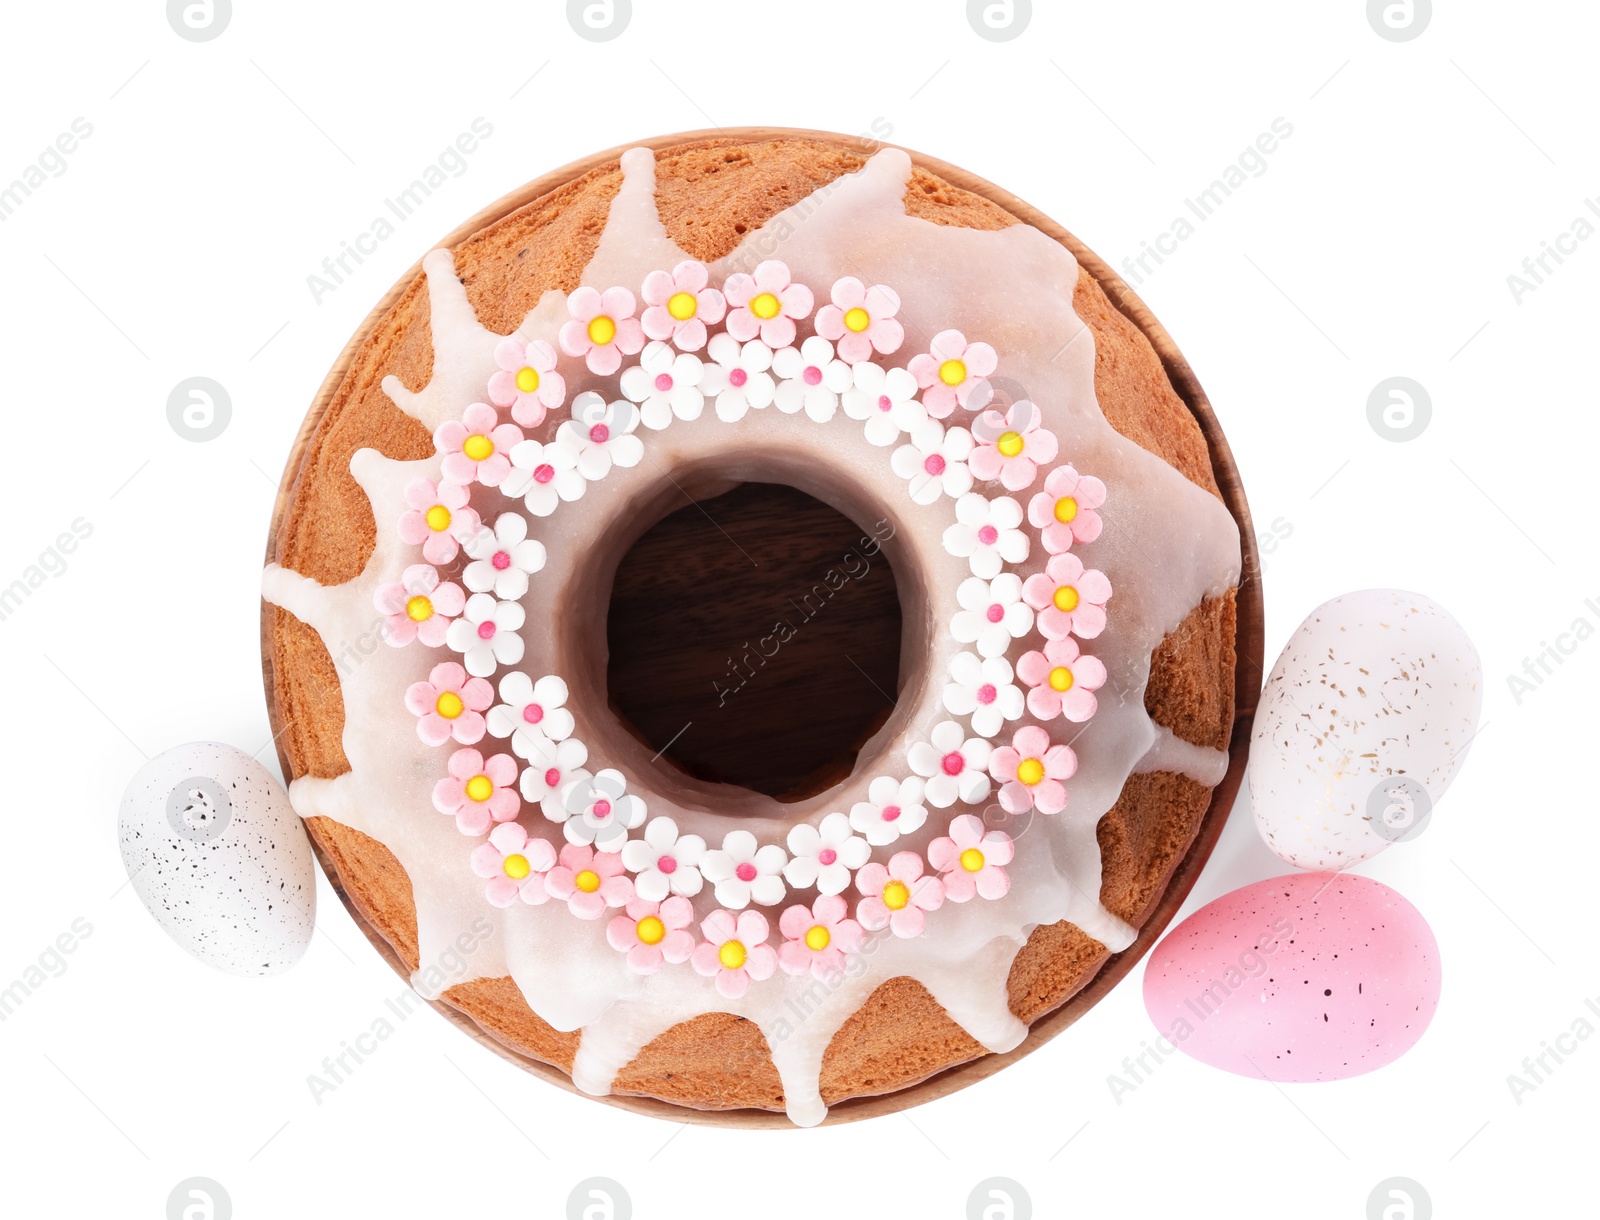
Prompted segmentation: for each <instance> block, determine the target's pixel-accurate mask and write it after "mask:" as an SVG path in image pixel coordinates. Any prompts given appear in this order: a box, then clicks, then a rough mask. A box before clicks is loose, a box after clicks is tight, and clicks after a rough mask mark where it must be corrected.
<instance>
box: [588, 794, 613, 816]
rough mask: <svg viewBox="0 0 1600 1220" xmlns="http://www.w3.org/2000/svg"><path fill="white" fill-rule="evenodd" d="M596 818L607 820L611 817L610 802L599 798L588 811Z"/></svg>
mask: <svg viewBox="0 0 1600 1220" xmlns="http://www.w3.org/2000/svg"><path fill="white" fill-rule="evenodd" d="M589 812H590V813H592V814H593V815H594V816H595V817H596V818H609V817H610V816H611V802H610V801H608V800H606V799H605V797H601V798H600V799H599V800H598V801H596V802H595V803H594V808H592V809H590V810H589Z"/></svg>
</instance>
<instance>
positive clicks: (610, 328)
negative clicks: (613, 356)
mask: <svg viewBox="0 0 1600 1220" xmlns="http://www.w3.org/2000/svg"><path fill="white" fill-rule="evenodd" d="M616 337H617V324H616V323H615V322H613V321H612V320H611V319H610V318H608V317H606V316H605V314H601V315H600V316H599V317H597V318H591V319H590V321H589V342H590V343H593V344H594V345H595V346H596V347H604V346H605V345H606V344H607V343H610V342H611V340H613V339H615V338H616Z"/></svg>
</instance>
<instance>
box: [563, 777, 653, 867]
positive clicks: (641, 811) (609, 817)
mask: <svg viewBox="0 0 1600 1220" xmlns="http://www.w3.org/2000/svg"><path fill="white" fill-rule="evenodd" d="M561 801H562V804H563V805H565V806H566V809H567V813H568V815H569V816H568V817H567V820H566V821H565V822H563V823H562V824H561V828H562V831H563V832H564V833H565V834H566V836H567V841H568V842H569V843H593V844H594V845H595V846H596V847H598V848H600V849H601V850H603V851H616V850H618V849H620V848H621V846H622V844H623V841H624V840H625V839H627V837H628V832H629V831H630V830H632V829H633V828H634V827H636V826H639V825H641V824H642V823H643V822H644V815H645V808H644V802H643V801H642V800H640V799H639V798H638V797H636V796H634V795H632V794H631V793H629V792H628V781H627V780H626V779H624V778H623V776H622V772H621V771H617V770H613V769H612V768H610V767H607V768H606V769H605V770H603V771H596V772H595V773H594V774H593V775H588V774H585V773H583V772H579V773H578V774H577V775H575V776H574V777H573V779H572V780H571V782H569V783H568V784H567V786H566V788H565V789H563V791H562V793H561Z"/></svg>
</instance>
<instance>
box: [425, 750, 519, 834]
mask: <svg viewBox="0 0 1600 1220" xmlns="http://www.w3.org/2000/svg"><path fill="white" fill-rule="evenodd" d="M446 769H447V770H448V771H449V775H447V776H446V777H445V778H444V779H442V780H440V781H439V782H438V783H437V784H435V785H434V786H433V807H434V808H435V809H437V810H438V811H439V812H440V813H447V814H450V815H452V816H454V818H455V820H456V829H457V830H459V831H460V832H461V833H462V834H464V835H481V834H483V833H485V832H486V831H487V830H488V829H489V827H490V825H491V824H492V823H494V822H509V821H511V819H512V818H514V817H516V816H517V810H518V809H520V808H521V807H522V798H521V797H519V796H518V795H517V788H516V783H517V763H516V760H515V759H514V758H512V757H511V755H509V754H496V755H494V756H493V757H491V758H484V756H483V755H482V754H480V753H479V752H478V751H477V750H473V749H470V748H469V749H465V750H457V751H456V752H455V753H453V754H451V755H450V761H449V763H448V764H447V765H446Z"/></svg>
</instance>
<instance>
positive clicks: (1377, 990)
mask: <svg viewBox="0 0 1600 1220" xmlns="http://www.w3.org/2000/svg"><path fill="white" fill-rule="evenodd" d="M1144 1004H1145V1009H1146V1011H1148V1012H1149V1014H1150V1019H1151V1020H1152V1021H1154V1022H1155V1023H1156V1028H1157V1029H1158V1030H1160V1031H1161V1035H1162V1037H1163V1038H1164V1039H1165V1040H1166V1041H1167V1042H1169V1043H1170V1044H1171V1045H1172V1046H1174V1047H1176V1048H1177V1049H1178V1050H1181V1051H1183V1052H1184V1054H1186V1055H1190V1056H1192V1057H1193V1058H1195V1059H1198V1060H1200V1061H1201V1062H1202V1063H1209V1064H1210V1065H1211V1066H1212V1067H1219V1068H1222V1069H1223V1070H1225V1071H1229V1072H1235V1073H1237V1074H1238V1075H1240V1076H1253V1077H1256V1078H1258V1079H1266V1080H1273V1081H1278V1082H1280V1083H1290V1082H1306V1081H1313V1080H1343V1079H1345V1078H1346V1077H1349V1076H1359V1075H1361V1074H1362V1073H1363V1072H1370V1071H1372V1070H1374V1069H1375V1068H1380V1067H1382V1066H1383V1065H1384V1064H1386V1063H1392V1062H1393V1061H1394V1060H1396V1059H1398V1058H1399V1057H1400V1056H1401V1055H1403V1054H1405V1053H1406V1051H1408V1050H1410V1049H1411V1048H1412V1047H1413V1046H1414V1045H1416V1042H1417V1039H1419V1038H1421V1037H1422V1032H1423V1030H1425V1029H1427V1028H1428V1022H1429V1021H1431V1020H1433V1014H1434V1010H1435V1009H1436V1008H1437V1007H1438V1005H1439V945H1438V942H1437V941H1435V940H1434V938H1433V931H1432V929H1430V928H1429V927H1428V922H1427V920H1425V919H1423V917H1422V915H1421V913H1420V912H1419V911H1418V910H1417V908H1416V907H1414V906H1412V905H1411V904H1410V903H1409V902H1407V901H1406V900H1405V899H1404V898H1402V897H1401V896H1400V895H1399V894H1397V893H1396V892H1395V891H1394V890H1392V889H1390V888H1389V887H1388V886H1386V885H1383V884H1381V883H1380V882H1377V881H1373V880H1372V879H1371V878H1369V877H1357V876H1353V875H1351V874H1348V873H1295V874H1292V875H1290V876H1287V877H1274V878H1272V879H1271V880H1269V881H1258V882H1256V883H1255V884H1254V885H1247V886H1244V887H1243V888H1242V889H1237V890H1234V891H1233V892H1232V893H1231V894H1224V895H1223V896H1222V897H1221V898H1218V899H1217V900H1216V901H1215V902H1212V903H1209V904H1208V905H1206V906H1204V907H1201V908H1200V909H1199V910H1198V911H1196V912H1195V913H1194V914H1193V915H1191V916H1189V918H1188V919H1186V920H1184V921H1183V922H1182V923H1181V924H1179V925H1178V926H1177V927H1176V928H1174V929H1173V930H1172V931H1171V932H1169V933H1168V934H1167V937H1166V939H1165V940H1163V941H1162V942H1161V943H1160V944H1159V945H1157V946H1156V947H1155V951H1154V952H1153V953H1151V954H1150V959H1149V962H1148V964H1147V965H1146V966H1145V972H1144Z"/></svg>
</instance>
